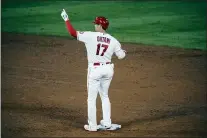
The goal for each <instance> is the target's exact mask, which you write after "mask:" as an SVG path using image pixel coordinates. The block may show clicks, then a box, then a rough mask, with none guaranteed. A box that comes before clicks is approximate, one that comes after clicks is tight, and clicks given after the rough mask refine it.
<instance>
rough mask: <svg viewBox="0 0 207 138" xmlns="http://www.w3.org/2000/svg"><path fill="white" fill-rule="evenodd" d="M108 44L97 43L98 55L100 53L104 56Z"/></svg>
mask: <svg viewBox="0 0 207 138" xmlns="http://www.w3.org/2000/svg"><path fill="white" fill-rule="evenodd" d="M101 47H103V51H102V52H101V55H100V49H101ZM108 47H109V46H108V45H105V44H100V43H99V44H98V45H97V50H96V55H100V56H104V53H105V52H106V50H107V49H108Z"/></svg>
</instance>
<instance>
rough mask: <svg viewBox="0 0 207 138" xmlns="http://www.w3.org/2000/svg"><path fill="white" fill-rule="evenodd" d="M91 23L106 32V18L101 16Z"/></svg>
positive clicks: (107, 24)
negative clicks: (99, 26)
mask: <svg viewBox="0 0 207 138" xmlns="http://www.w3.org/2000/svg"><path fill="white" fill-rule="evenodd" d="M93 23H95V24H98V25H101V26H102V28H103V29H104V30H106V29H107V28H108V26H109V21H108V19H107V18H106V17H103V16H98V17H96V19H95V21H93Z"/></svg>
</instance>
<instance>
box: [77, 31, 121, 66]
mask: <svg viewBox="0 0 207 138" xmlns="http://www.w3.org/2000/svg"><path fill="white" fill-rule="evenodd" d="M78 34H79V35H78V36H79V37H78V39H79V40H80V41H83V42H84V43H85V46H86V49H87V56H88V62H89V63H96V62H100V63H105V62H111V58H112V56H113V53H114V52H115V51H116V49H117V47H120V43H119V42H118V41H117V40H116V39H115V38H114V37H113V36H111V35H110V34H107V33H101V32H82V33H81V32H79V33H78ZM83 35H84V36H85V38H84V37H83ZM82 38H84V40H82Z"/></svg>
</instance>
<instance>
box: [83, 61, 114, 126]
mask: <svg viewBox="0 0 207 138" xmlns="http://www.w3.org/2000/svg"><path fill="white" fill-rule="evenodd" d="M113 75H114V64H105V65H99V66H94V65H89V67H88V75H87V89H88V99H87V103H88V124H89V126H90V127H91V128H94V129H96V128H97V118H96V99H97V94H98V92H99V94H100V97H101V102H102V113H103V122H104V125H106V126H109V125H111V103H110V100H109V97H108V90H109V86H110V83H111V80H112V78H113Z"/></svg>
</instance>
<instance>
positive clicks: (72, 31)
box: [65, 20, 77, 38]
mask: <svg viewBox="0 0 207 138" xmlns="http://www.w3.org/2000/svg"><path fill="white" fill-rule="evenodd" d="M65 24H66V26H67V30H68V32H69V33H70V35H71V36H73V37H75V38H77V32H76V30H75V29H74V28H73V26H72V25H71V23H70V21H69V20H67V21H66V22H65Z"/></svg>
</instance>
